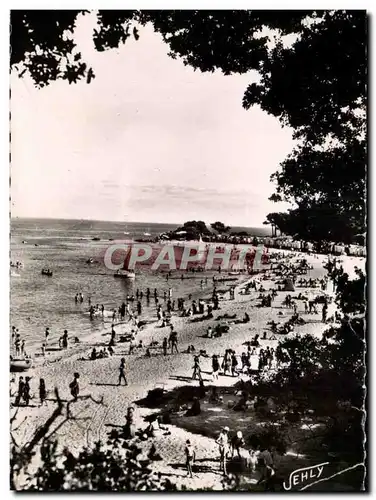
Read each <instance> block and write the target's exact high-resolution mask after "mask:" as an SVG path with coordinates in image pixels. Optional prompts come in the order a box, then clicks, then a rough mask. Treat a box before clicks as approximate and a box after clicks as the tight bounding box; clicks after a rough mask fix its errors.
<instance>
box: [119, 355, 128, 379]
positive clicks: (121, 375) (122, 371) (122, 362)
mask: <svg viewBox="0 0 376 500" xmlns="http://www.w3.org/2000/svg"><path fill="white" fill-rule="evenodd" d="M122 380H124V385H128V382H127V379H126V378H125V358H121V360H120V367H119V382H118V385H121V381H122Z"/></svg>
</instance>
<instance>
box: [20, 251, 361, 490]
mask: <svg viewBox="0 0 376 500" xmlns="http://www.w3.org/2000/svg"><path fill="white" fill-rule="evenodd" d="M304 257H305V258H307V259H308V262H309V263H310V264H312V266H313V269H312V270H311V271H310V276H311V277H313V278H321V277H322V276H323V275H324V269H323V266H322V265H323V261H324V257H323V256H321V255H320V256H316V255H310V256H308V257H307V256H304ZM357 262H358V261H354V260H353V259H351V261H350V260H349V267H350V268H351V267H353V266H354V265H357ZM354 263H355V264H354ZM260 276H261V275H260ZM253 279H254V277H249V276H248V277H247V276H242V278H241V279H240V280H239V284H238V285H237V286H236V288H235V294H234V298H233V299H232V300H230V295H229V293H225V294H224V295H223V299H222V300H220V309H219V310H218V311H213V313H214V318H213V319H211V320H205V321H197V322H195V321H192V319H193V318H187V317H179V316H178V315H177V313H173V315H172V324H173V325H174V327H175V330H176V331H177V333H178V347H179V354H170V353H169V354H168V355H167V356H164V355H163V352H162V349H161V347H160V346H161V344H162V340H163V338H164V337H168V335H169V327H165V328H161V327H159V326H158V324H159V322H158V323H157V321H156V317H155V318H154V321H153V322H150V323H149V324H147V325H146V326H145V327H143V328H142V329H141V330H140V331H139V332H138V334H137V336H136V344H137V343H138V342H139V341H140V340H142V341H143V345H144V346H145V347H147V346H149V345H150V343H151V342H155V341H157V342H158V343H159V347H155V348H150V352H151V357H146V356H145V348H144V349H140V350H137V349H136V350H135V353H134V354H129V353H128V352H129V346H128V345H129V344H128V343H124V344H122V343H118V344H117V345H116V346H115V349H114V350H115V354H114V355H113V356H112V357H110V358H106V359H97V360H94V361H89V360H82V359H81V358H82V357H83V356H85V357H86V358H88V355H89V353H90V351H91V349H92V347H93V346H96V347H97V348H98V347H100V346H103V345H105V343H107V344H108V341H109V337H110V336H109V335H108V334H105V333H103V332H102V333H100V332H98V334H97V336H92V338H90V339H89V340H86V341H85V343H83V344H80V345H79V346H76V347H72V348H71V349H69V351H68V352H64V353H60V352H57V353H55V354H53V355H51V357H50V358H51V359H50V361H49V362H48V363H46V364H45V365H44V366H36V367H34V368H33V369H31V370H30V371H29V375H30V376H31V377H32V379H31V388H32V389H31V393H32V399H31V402H30V406H29V407H27V408H23V407H19V410H18V414H17V420H16V422H15V426H16V427H18V426H19V425H20V424H21V423H22V422H23V421H24V419H25V417H27V418H26V421H25V422H24V423H23V424H22V425H20V427H19V429H18V431H17V432H15V433H14V437H15V439H16V440H17V442H18V443H19V444H23V443H26V442H27V441H29V440H30V437H31V436H32V435H33V433H34V432H35V430H36V428H37V427H38V426H39V425H41V424H42V423H43V422H44V421H45V420H46V418H47V417H48V416H49V415H50V414H51V413H52V411H53V409H54V407H55V404H56V403H55V402H54V401H53V398H54V396H53V390H54V387H57V388H58V390H59V394H60V397H61V398H62V399H65V400H69V399H71V396H70V392H69V383H70V382H71V380H72V379H73V373H74V372H78V373H79V374H80V379H79V383H80V395H91V396H92V397H93V398H94V399H95V400H100V399H101V398H103V403H104V404H103V405H97V404H95V403H94V402H93V401H91V400H80V401H78V402H77V403H75V404H74V414H77V415H78V414H79V415H80V417H90V418H89V419H88V420H83V421H81V422H80V423H79V425H78V423H76V422H67V423H66V424H65V425H64V426H63V427H62V428H61V429H60V430H59V431H58V432H57V433H56V435H57V436H60V437H61V443H62V445H64V444H67V443H69V447H70V449H71V451H77V450H79V449H81V448H82V447H83V446H85V445H90V444H93V443H94V442H95V441H97V440H102V441H104V442H105V441H106V437H107V435H108V433H109V432H110V431H111V429H113V428H118V429H120V428H121V426H123V425H124V424H125V416H126V411H127V408H128V407H129V406H130V405H133V406H135V402H137V401H138V400H140V399H142V398H144V397H146V396H147V394H148V391H150V390H153V389H155V388H157V387H161V388H163V389H165V390H166V391H169V390H172V389H173V388H176V387H179V386H183V385H193V386H198V385H199V383H198V381H197V380H195V381H192V380H191V377H192V367H193V358H194V356H193V354H187V353H185V352H184V351H186V350H187V347H188V346H189V345H194V347H195V352H196V353H197V352H199V351H200V350H203V351H206V353H207V355H208V357H203V358H201V363H200V365H201V369H202V372H203V379H204V383H205V384H207V385H215V384H216V385H218V386H221V387H224V386H232V385H234V384H235V383H237V382H239V380H240V378H241V377H244V380H246V379H247V378H248V377H246V376H243V375H239V376H237V377H232V376H228V375H226V376H223V375H220V376H219V380H218V381H215V382H213V380H212V376H211V372H212V368H211V356H212V354H217V355H220V356H223V354H224V352H225V350H226V349H229V348H231V349H233V350H235V352H236V354H237V355H238V356H239V365H240V355H241V353H242V352H244V351H245V350H246V346H244V342H247V341H250V340H251V339H252V337H254V335H256V334H259V335H260V343H261V347H262V348H265V347H266V346H268V345H269V346H272V347H276V345H277V344H278V341H279V340H280V338H281V337H280V336H278V335H277V340H268V337H270V336H271V332H270V330H268V329H267V327H266V325H267V322H268V321H270V320H275V321H280V320H281V319H287V318H288V317H290V316H291V314H292V312H291V311H288V310H286V308H283V307H282V301H283V300H284V298H285V296H286V294H287V293H288V292H278V296H277V298H276V300H275V302H274V303H273V305H272V307H271V308H269V307H264V308H259V307H256V304H257V302H258V301H257V297H258V296H259V292H258V291H251V292H250V293H249V294H247V295H245V294H243V293H242V291H243V290H244V288H245V286H246V284H247V283H248V282H249V281H250V280H253ZM262 285H263V287H264V288H265V289H266V290H268V289H269V288H272V287H273V286H275V285H274V282H273V281H270V280H263V281H262ZM329 286H330V284H329ZM221 288H222V286H221ZM211 291H212V287H209V286H208V287H207V288H206V289H205V287H203V290H202V296H203V297H208V296H210V294H211ZM307 291H308V290H306V289H304V288H297V289H296V293H298V292H302V293H305V292H307ZM245 312H247V313H248V314H249V316H250V322H249V323H245V324H235V323H234V321H233V320H227V321H224V320H223V321H221V324H224V323H227V324H228V326H229V327H230V328H229V331H228V332H227V333H224V334H223V335H222V337H220V338H212V339H209V338H204V337H203V336H204V334H205V332H206V329H207V327H208V326H209V324H210V325H211V326H212V327H214V326H215V324H216V323H218V322H217V321H216V318H217V317H218V316H223V315H225V314H227V315H233V314H236V315H237V318H242V317H243V316H244V313H245ZM281 312H282V314H284V316H282V317H281V315H280V313H281ZM298 312H299V313H300V314H301V316H302V317H303V318H304V319H305V320H306V324H304V325H301V326H297V327H296V328H295V333H310V334H314V335H321V333H322V331H323V329H324V328H326V327H327V325H326V324H324V323H322V322H321V314H320V311H319V312H318V314H310V315H309V316H308V315H305V314H304V310H303V304H302V303H300V304H299V309H298ZM115 329H116V332H117V334H118V335H119V334H120V335H121V334H122V333H125V332H128V333H129V332H130V329H131V326H130V324H127V323H125V324H118V325H116V326H115ZM109 330H110V328H109V329H108V333H109ZM263 332H267V339H266V340H261V338H262V336H263ZM122 357H124V358H125V360H126V363H125V372H126V377H127V380H128V386H121V387H119V386H118V385H117V383H118V373H119V372H118V369H119V364H120V359H121V358H122ZM40 377H43V378H44V379H45V381H46V388H47V391H48V396H47V404H46V405H44V406H39V398H38V382H39V378H40ZM15 378H16V381H17V380H18V376H16V377H15ZM14 387H16V385H13V388H14ZM12 400H13V398H12ZM135 408H136V410H135V423H136V427H137V428H145V427H146V426H147V423H146V422H145V421H144V418H145V417H146V416H147V415H148V414H150V413H152V410H150V409H148V408H144V407H140V406H137V405H136V406H135ZM72 411H73V410H72ZM58 423H59V421H57V422H56V424H55V426H57V425H58ZM228 425H229V427H230V429H231V422H229V423H228ZM168 428H169V431H170V434H168V435H161V436H156V437H155V438H152V439H149V440H148V441H146V442H140V443H139V444H140V446H141V447H143V448H144V449H145V452H146V451H147V450H148V449H150V445H151V442H154V443H155V445H156V448H157V451H158V453H159V454H160V455H161V457H162V460H161V461H159V462H156V463H155V470H156V471H159V472H161V473H162V474H165V475H167V476H171V477H172V476H173V477H174V481H175V482H176V484H177V485H178V486H179V487H180V486H182V485H185V486H187V487H188V488H193V489H200V488H201V487H213V488H221V480H222V475H221V474H220V472H219V471H218V470H216V471H215V467H217V469H218V464H217V465H216V466H214V469H213V470H214V471H215V472H199V473H197V474H195V477H194V478H193V479H189V478H186V477H185V476H186V473H185V470H184V468H183V469H179V470H177V468H176V464H179V463H180V464H181V463H183V462H184V444H185V441H186V439H188V438H189V439H190V440H191V442H192V443H193V444H194V446H195V447H196V453H197V456H198V457H200V459H201V460H202V461H203V463H205V461H207V462H208V463H210V462H211V461H213V460H215V458H216V457H217V455H218V450H217V445H216V444H215V440H214V439H213V438H210V437H207V436H202V435H200V434H196V433H192V432H188V431H187V430H185V429H182V428H178V427H175V426H173V425H169V426H168ZM134 439H136V441H137V440H138V438H134ZM174 464H175V466H173V465H174ZM251 482H256V479H252V480H251Z"/></svg>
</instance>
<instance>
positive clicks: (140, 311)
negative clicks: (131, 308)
mask: <svg viewBox="0 0 376 500" xmlns="http://www.w3.org/2000/svg"><path fill="white" fill-rule="evenodd" d="M137 314H138V316H141V314H142V305H141V302H140V301H138V302H137Z"/></svg>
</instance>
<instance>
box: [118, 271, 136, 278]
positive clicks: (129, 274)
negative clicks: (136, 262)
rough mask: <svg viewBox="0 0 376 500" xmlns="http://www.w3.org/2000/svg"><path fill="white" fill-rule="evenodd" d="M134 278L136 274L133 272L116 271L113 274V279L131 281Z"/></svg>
mask: <svg viewBox="0 0 376 500" xmlns="http://www.w3.org/2000/svg"><path fill="white" fill-rule="evenodd" d="M135 277H136V273H135V272H134V271H126V270H123V271H117V272H116V273H115V274H114V278H127V279H130V280H133V279H135Z"/></svg>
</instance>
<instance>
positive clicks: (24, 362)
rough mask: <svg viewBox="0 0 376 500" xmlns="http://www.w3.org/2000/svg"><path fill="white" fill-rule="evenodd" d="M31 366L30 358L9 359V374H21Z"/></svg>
mask: <svg viewBox="0 0 376 500" xmlns="http://www.w3.org/2000/svg"><path fill="white" fill-rule="evenodd" d="M32 366H33V360H32V359H31V358H13V359H12V358H11V360H10V371H11V372H23V371H25V370H28V369H29V368H31V367H32Z"/></svg>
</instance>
